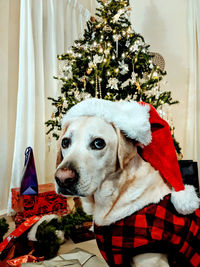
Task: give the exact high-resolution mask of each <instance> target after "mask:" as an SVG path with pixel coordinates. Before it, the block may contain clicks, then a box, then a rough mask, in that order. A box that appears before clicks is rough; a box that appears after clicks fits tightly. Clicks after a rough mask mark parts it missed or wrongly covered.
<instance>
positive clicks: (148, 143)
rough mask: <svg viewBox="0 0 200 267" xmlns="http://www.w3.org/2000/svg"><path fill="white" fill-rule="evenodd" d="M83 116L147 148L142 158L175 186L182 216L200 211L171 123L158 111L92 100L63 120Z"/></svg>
mask: <svg viewBox="0 0 200 267" xmlns="http://www.w3.org/2000/svg"><path fill="white" fill-rule="evenodd" d="M80 116H97V117H101V118H104V119H105V120H106V121H107V122H110V123H113V124H114V125H115V126H116V127H118V128H119V129H120V130H121V131H122V132H123V133H124V134H125V136H127V137H128V138H131V139H133V140H136V141H138V142H140V143H141V144H142V145H143V148H142V151H141V156H142V157H143V159H144V160H146V161H147V162H149V163H150V164H151V165H152V166H153V167H154V169H156V170H158V171H159V172H160V174H161V176H162V177H163V178H164V179H165V180H166V181H167V182H168V184H170V185H171V186H172V190H173V191H172V194H171V201H172V203H173V205H174V207H175V208H176V210H177V211H178V212H179V213H181V214H190V213H192V212H194V211H195V210H196V209H197V208H199V199H198V197H197V194H196V192H195V189H194V187H193V186H191V185H184V184H183V180H182V176H181V172H180V169H179V164H178V160H177V156H176V151H175V148H174V144H173V139H172V136H171V132H170V128H169V125H168V123H167V122H166V121H165V120H163V119H162V118H161V117H160V116H159V115H158V113H157V111H156V109H155V108H154V107H152V106H151V105H149V104H146V103H138V102H135V101H130V102H127V101H119V102H111V101H108V100H103V99H96V98H89V99H86V100H84V101H82V102H80V103H79V104H77V105H75V106H73V107H72V108H71V109H70V110H69V111H68V112H67V114H66V115H65V116H64V117H63V120H62V126H63V127H64V125H65V124H66V123H67V121H68V120H70V119H72V118H76V117H80Z"/></svg>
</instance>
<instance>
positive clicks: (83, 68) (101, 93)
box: [46, 0, 180, 152]
mask: <svg viewBox="0 0 200 267" xmlns="http://www.w3.org/2000/svg"><path fill="white" fill-rule="evenodd" d="M97 2H98V9H97V12H96V14H95V16H91V17H90V19H89V21H88V22H87V27H86V29H85V31H84V33H83V36H82V37H81V38H80V39H78V40H76V41H75V42H74V45H73V46H72V47H71V48H70V49H69V50H68V51H67V53H66V54H63V55H59V56H58V59H59V61H61V62H62V61H63V62H66V61H67V64H66V63H65V65H63V67H62V71H59V73H58V77H57V79H59V83H60V84H61V86H60V90H61V91H60V94H61V96H62V97H64V98H65V101H63V100H61V98H59V97H60V96H58V98H50V99H51V101H52V104H53V105H54V107H56V111H55V112H53V113H54V118H53V119H52V118H51V119H50V120H49V121H47V122H46V125H47V126H48V127H50V129H49V131H48V132H51V131H53V130H57V129H58V130H59V129H60V128H61V125H60V118H61V117H62V116H63V114H65V113H66V111H67V110H68V109H69V108H70V107H72V106H73V105H74V104H75V103H78V102H80V101H82V100H83V99H85V98H86V97H97V98H105V99H109V100H112V101H119V100H121V99H126V100H131V99H134V100H136V101H144V102H146V103H151V104H152V105H153V106H154V107H155V108H156V109H161V107H162V105H164V104H167V105H173V104H176V103H177V101H173V100H172V97H171V92H169V91H166V92H165V91H164V90H162V92H161V90H159V89H157V88H160V87H159V83H160V82H161V81H162V79H163V77H164V75H165V74H166V72H165V71H164V68H162V69H161V68H159V67H158V66H157V64H156V63H155V61H154V56H153V55H152V53H151V52H150V47H149V46H148V45H147V44H146V43H145V40H144V38H143V36H141V35H140V34H138V33H136V32H135V31H134V30H133V28H132V25H131V22H130V16H129V13H130V11H131V8H130V5H129V0H97ZM163 87H165V86H164V85H163ZM83 92H84V94H83ZM147 92H148V93H147ZM66 103H67V104H66ZM58 104H59V106H58ZM54 136H56V137H58V135H56V134H54ZM176 149H177V151H179V152H180V148H179V147H178V146H176ZM178 149H179V150H178Z"/></svg>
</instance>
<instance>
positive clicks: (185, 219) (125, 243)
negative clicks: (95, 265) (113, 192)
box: [95, 195, 200, 267]
mask: <svg viewBox="0 0 200 267" xmlns="http://www.w3.org/2000/svg"><path fill="white" fill-rule="evenodd" d="M199 226H200V210H196V211H195V212H194V213H193V214H191V215H187V216H184V215H181V214H178V213H177V211H176V210H175V209H174V206H173V204H172V203H171V201H170V195H168V196H166V197H165V198H164V199H163V200H161V201H160V202H159V203H158V204H151V205H149V206H146V207H144V208H143V209H142V210H139V211H137V212H135V213H134V214H132V215H131V216H128V217H126V218H124V219H122V220H120V221H117V222H116V223H113V224H111V225H109V226H98V225H96V224H95V235H96V240H97V244H98V247H99V249H100V251H101V254H102V255H103V257H104V259H105V260H106V261H107V263H108V265H109V266H124V267H128V266H130V262H131V258H132V257H133V256H136V255H138V254H141V253H150V252H152V253H153V252H155V253H166V254H167V255H168V260H169V264H170V266H176V267H178V266H181V267H183V266H185V267H190V266H195V267H198V266H200V229H199Z"/></svg>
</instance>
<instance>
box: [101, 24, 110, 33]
mask: <svg viewBox="0 0 200 267" xmlns="http://www.w3.org/2000/svg"><path fill="white" fill-rule="evenodd" d="M103 30H104V31H105V32H107V33H111V32H112V28H111V27H110V26H109V25H106V26H105V27H104V28H103Z"/></svg>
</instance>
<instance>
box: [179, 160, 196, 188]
mask: <svg viewBox="0 0 200 267" xmlns="http://www.w3.org/2000/svg"><path fill="white" fill-rule="evenodd" d="M179 167H180V170H181V175H182V178H183V183H184V184H189V185H193V186H194V187H195V188H196V190H197V192H199V178H198V166H197V162H195V161H193V160H180V161H179Z"/></svg>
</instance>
